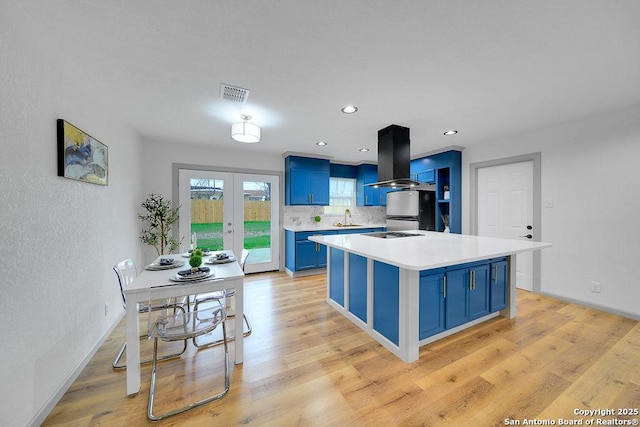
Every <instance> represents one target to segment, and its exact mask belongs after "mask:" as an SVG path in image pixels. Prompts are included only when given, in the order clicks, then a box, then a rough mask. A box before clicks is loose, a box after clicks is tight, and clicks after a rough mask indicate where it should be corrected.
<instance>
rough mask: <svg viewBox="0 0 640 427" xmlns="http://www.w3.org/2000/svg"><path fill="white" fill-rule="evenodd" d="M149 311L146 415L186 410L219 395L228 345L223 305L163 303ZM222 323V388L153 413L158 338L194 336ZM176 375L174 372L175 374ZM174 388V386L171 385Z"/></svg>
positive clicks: (224, 391)
mask: <svg viewBox="0 0 640 427" xmlns="http://www.w3.org/2000/svg"><path fill="white" fill-rule="evenodd" d="M154 313H155V312H149V328H148V330H149V332H148V336H149V339H153V359H152V363H153V364H152V367H151V385H150V387H149V404H148V406H147V417H148V418H149V419H150V420H152V421H158V420H162V419H164V418H167V417H170V416H173V415H176V414H179V413H182V412H185V411H188V410H190V409H193V408H197V407H198V406H202V405H204V404H207V403H210V402H213V401H215V400H219V399H222V398H223V397H224V396H225V395H226V394H227V392H228V391H229V385H230V381H229V348H228V345H227V324H226V323H227V317H226V312H225V309H224V307H222V306H220V305H213V306H211V305H210V306H208V307H206V308H203V309H200V310H193V311H186V310H185V309H184V306H181V305H177V304H166V305H165V306H164V307H163V309H162V310H160V311H159V313H157V314H154ZM219 325H222V342H223V344H224V379H225V382H224V388H223V389H222V391H220V392H218V393H216V394H214V395H211V396H209V397H206V398H204V399H201V400H198V401H196V402H191V403H189V404H187V405H184V406H181V407H179V408H177V409H173V410H171V411H168V412H164V413H162V414H154V413H153V403H154V399H155V391H156V373H157V361H158V360H159V359H158V340H162V341H167V342H168V341H181V340H185V342H186V340H188V339H195V338H196V337H198V336H200V335H204V334H208V333H210V332H213V331H214V330H215V329H216V328H217V327H218V326H219ZM176 377H177V376H176ZM173 388H174V389H175V388H176V387H175V386H174V387H173Z"/></svg>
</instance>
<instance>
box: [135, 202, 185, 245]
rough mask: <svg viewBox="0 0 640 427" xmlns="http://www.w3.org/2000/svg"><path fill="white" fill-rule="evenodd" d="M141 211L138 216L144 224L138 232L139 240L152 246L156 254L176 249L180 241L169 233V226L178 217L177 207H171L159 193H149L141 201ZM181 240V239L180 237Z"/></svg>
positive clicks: (176, 220) (170, 226)
mask: <svg viewBox="0 0 640 427" xmlns="http://www.w3.org/2000/svg"><path fill="white" fill-rule="evenodd" d="M141 206H142V208H143V209H144V212H143V213H138V218H139V219H140V220H141V221H142V224H143V226H144V225H146V227H147V228H144V229H143V230H142V232H141V233H140V240H141V241H142V242H143V243H145V244H147V245H149V246H153V247H154V248H155V250H156V252H157V253H158V255H164V254H170V253H173V252H175V251H176V249H178V246H179V245H180V241H178V239H176V238H175V237H174V236H172V235H171V234H170V231H171V228H172V227H173V225H174V224H176V223H177V222H178V220H179V219H180V215H179V213H178V209H179V208H180V206H178V207H177V208H172V207H171V202H170V201H169V200H167V199H165V198H164V196H162V195H160V194H154V193H151V194H150V195H149V197H147V199H146V200H145V201H144V202H142V204H141ZM180 240H182V239H180Z"/></svg>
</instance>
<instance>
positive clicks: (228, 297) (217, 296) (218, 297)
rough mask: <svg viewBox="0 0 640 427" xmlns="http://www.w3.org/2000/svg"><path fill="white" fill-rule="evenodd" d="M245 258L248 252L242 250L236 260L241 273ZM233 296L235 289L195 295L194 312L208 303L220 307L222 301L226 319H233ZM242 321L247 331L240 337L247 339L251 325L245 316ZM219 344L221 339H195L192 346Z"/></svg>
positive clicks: (228, 339)
mask: <svg viewBox="0 0 640 427" xmlns="http://www.w3.org/2000/svg"><path fill="white" fill-rule="evenodd" d="M247 258H249V251H248V250H246V249H242V254H241V256H240V259H239V260H238V262H239V264H240V268H242V271H244V267H245V264H246V263H247ZM235 294H236V290H235V289H225V290H224V291H219V292H212V293H209V294H204V295H196V297H195V299H194V310H198V307H199V306H200V305H201V304H205V303H210V302H216V303H217V304H219V305H222V301H223V300H224V306H225V310H226V312H227V319H234V318H235V317H236V315H235V311H234V310H233V306H234V305H233V304H232V303H231V301H232V298H234V297H235ZM243 320H244V323H245V324H246V325H247V330H246V331H244V332H243V334H242V335H243V336H244V337H248V336H249V335H251V332H252V328H251V323H249V319H248V318H247V315H246V314H244V315H243ZM234 339H235V336H233V335H232V336H230V337H228V338H227V341H233V340H234ZM220 344H222V340H221V339H218V340H214V341H209V342H205V343H198V341H197V338H193V345H194V346H195V347H196V348H199V349H202V348H207V347H212V346H216V345H220Z"/></svg>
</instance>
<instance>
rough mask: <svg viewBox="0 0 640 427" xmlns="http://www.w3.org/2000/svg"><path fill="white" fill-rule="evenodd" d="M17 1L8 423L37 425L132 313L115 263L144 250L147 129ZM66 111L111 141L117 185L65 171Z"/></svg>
mask: <svg viewBox="0 0 640 427" xmlns="http://www.w3.org/2000/svg"><path fill="white" fill-rule="evenodd" d="M16 4H17V3H9V2H3V3H2V4H0V52H1V54H0V132H1V134H2V150H1V151H0V183H1V185H2V187H1V188H2V189H1V190H0V191H1V194H2V197H1V201H0V236H1V237H0V238H1V241H0V259H1V260H2V261H3V265H4V266H5V268H4V274H3V278H2V281H0V289H1V290H2V292H1V298H2V302H3V304H2V309H0V324H1V327H0V342H2V350H0V379H1V380H0V419H1V420H2V421H1V422H0V424H2V425H4V426H24V425H27V424H29V423H34V424H36V425H37V424H39V423H40V422H41V421H42V417H44V416H46V415H47V414H48V411H49V409H50V406H51V404H52V403H55V402H53V401H52V400H51V399H52V398H54V397H56V396H58V397H59V396H60V394H59V393H60V392H64V391H65V388H66V386H67V385H68V381H70V379H71V378H72V377H71V376H72V375H73V373H74V372H75V371H76V369H77V368H78V367H79V366H80V364H81V363H82V361H83V360H84V359H85V357H86V356H87V355H89V354H90V353H91V351H92V350H94V347H95V346H96V344H97V343H99V341H100V340H101V339H102V337H103V336H104V335H105V334H106V333H107V332H108V331H109V330H110V328H111V327H112V326H113V325H114V324H115V323H116V322H117V321H118V319H119V317H120V315H121V314H122V312H123V310H122V307H121V303H120V295H119V293H118V291H117V287H116V282H115V275H114V273H113V271H112V270H111V267H112V266H113V265H114V264H115V263H116V262H117V261H118V260H119V259H121V258H124V257H132V258H134V259H135V258H137V257H139V252H140V248H139V245H138V243H137V232H138V231H137V228H138V225H137V219H136V216H135V212H136V208H137V204H138V203H139V200H140V195H141V191H140V190H141V185H140V171H139V168H138V165H139V164H140V147H139V143H138V141H137V137H136V136H135V134H133V132H131V131H130V130H129V129H128V128H127V127H126V126H125V125H124V122H123V120H122V119H121V118H120V117H118V115H117V113H116V112H115V111H114V110H113V109H110V108H109V107H108V106H106V105H103V104H102V103H101V98H102V97H101V94H99V93H96V92H95V91H94V90H93V89H92V86H91V83H90V79H87V78H85V77H86V76H82V75H81V74H78V73H77V72H76V70H75V69H74V67H73V64H74V61H72V60H70V58H65V57H64V53H63V49H62V48H63V46H58V49H53V48H49V47H48V46H46V42H47V40H46V35H43V34H41V33H39V31H38V28H35V27H34V26H33V25H29V24H30V20H29V17H28V16H24V15H23V14H22V12H21V10H20V9H19V7H17V6H16ZM58 118H64V119H66V120H68V121H70V122H72V123H74V124H75V125H76V126H78V127H80V128H81V129H83V130H84V131H86V132H88V133H90V134H91V135H92V136H94V137H95V138H97V139H99V140H100V141H101V142H103V143H104V144H106V145H107V146H108V147H109V164H110V166H109V168H110V179H109V185H108V186H106V187H105V186H97V185H93V184H87V183H81V182H77V181H72V180H69V179H65V178H61V177H58V176H57V167H56V159H57V157H56V119H58ZM105 303H106V304H107V305H108V306H109V311H108V314H107V315H105V308H104V306H105ZM57 393H58V394H57ZM122 393H123V397H124V395H125V383H124V379H123V383H122Z"/></svg>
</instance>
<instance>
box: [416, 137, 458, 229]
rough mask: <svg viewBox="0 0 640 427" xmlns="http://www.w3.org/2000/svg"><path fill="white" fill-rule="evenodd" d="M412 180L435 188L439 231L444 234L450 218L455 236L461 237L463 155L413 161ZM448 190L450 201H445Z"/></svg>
mask: <svg viewBox="0 0 640 427" xmlns="http://www.w3.org/2000/svg"><path fill="white" fill-rule="evenodd" d="M411 176H412V177H413V178H414V179H416V180H417V181H420V182H423V183H428V184H435V186H436V198H437V202H436V231H444V228H445V226H444V221H443V219H442V217H443V216H444V215H448V217H449V229H450V231H451V232H452V233H458V234H459V233H462V153H461V152H460V151H457V150H449V151H445V152H442V153H438V154H432V155H430V156H426V157H421V158H417V159H413V160H411ZM445 186H446V187H447V188H448V190H446V191H448V194H447V195H448V196H449V197H448V198H446V197H445Z"/></svg>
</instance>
